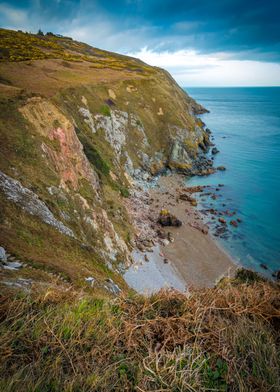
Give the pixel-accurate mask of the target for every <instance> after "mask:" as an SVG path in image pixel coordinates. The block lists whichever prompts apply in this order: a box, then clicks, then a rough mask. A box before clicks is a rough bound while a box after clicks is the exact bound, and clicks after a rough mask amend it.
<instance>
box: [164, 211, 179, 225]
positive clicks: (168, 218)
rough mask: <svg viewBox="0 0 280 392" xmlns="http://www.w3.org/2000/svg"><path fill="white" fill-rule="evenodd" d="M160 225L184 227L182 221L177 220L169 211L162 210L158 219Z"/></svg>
mask: <svg viewBox="0 0 280 392" xmlns="http://www.w3.org/2000/svg"><path fill="white" fill-rule="evenodd" d="M158 223H159V224H160V225H161V226H174V227H180V226H182V222H181V221H180V219H178V218H176V216H175V215H172V214H170V212H169V211H168V210H161V212H160V214H159V218H158Z"/></svg>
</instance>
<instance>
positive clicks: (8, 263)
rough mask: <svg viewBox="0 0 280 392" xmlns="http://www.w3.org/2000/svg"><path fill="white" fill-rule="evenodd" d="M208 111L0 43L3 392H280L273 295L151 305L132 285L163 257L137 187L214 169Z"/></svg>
mask: <svg viewBox="0 0 280 392" xmlns="http://www.w3.org/2000/svg"><path fill="white" fill-rule="evenodd" d="M204 111H205V109H204V108H202V107H201V106H200V105H199V104H197V103H196V102H195V101H194V100H193V99H192V98H190V97H189V96H188V95H187V94H186V93H185V92H184V91H183V90H182V89H181V88H180V87H179V86H178V85H177V84H176V82H175V81H174V80H173V79H172V77H171V76H170V75H169V74H168V73H167V72H166V71H164V70H162V69H159V68H156V67H150V66H148V65H147V64H144V63H143V62H141V61H140V60H138V59H134V58H130V57H126V56H121V55H118V54H115V53H110V52H106V51H103V50H100V49H97V48H92V47H90V46H88V45H86V44H83V43H80V42H76V41H73V40H71V39H70V38H67V37H57V36H55V35H52V34H50V35H47V36H37V35H32V34H26V33H22V32H15V31H10V30H4V29H0V290H1V292H0V374H1V377H0V390H1V391H5V392H6V391H10V392H12V391H13V392H14V391H30V392H31V391H32V392H37V391H40V392H41V391H46V392H47V391H49V392H51V391H52V392H62V391H68V392H74V391H97V392H100V391H104V392H105V391H106V392H108V391H182V392H184V391H192V392H193V391H209V390H211V391H234V392H235V391H268V390H269V391H275V392H276V391H279V389H280V374H279V358H280V356H279V341H280V338H279V320H280V304H279V283H277V282H268V281H266V280H265V279H263V278H261V277H260V276H258V275H257V274H255V273H253V272H250V271H245V270H239V271H237V273H236V276H235V278H232V279H229V278H224V279H222V280H221V281H219V282H218V283H217V284H216V285H215V287H212V288H208V289H206V288H204V289H196V290H193V289H191V288H189V292H188V294H183V293H179V292H176V291H175V290H170V291H161V292H159V293H157V294H155V295H152V296H141V295H137V294H136V293H135V292H134V291H133V290H131V289H130V288H129V287H128V286H127V284H126V282H125V281H124V280H123V277H122V276H123V275H122V273H123V271H124V270H125V268H126V267H127V266H129V265H130V263H131V251H132V250H133V249H135V247H136V245H137V246H138V248H139V246H140V245H141V247H143V246H144V245H143V244H144V243H151V242H153V233H154V231H155V230H154V231H153V230H152V225H154V220H155V219H156V218H155V217H152V216H151V214H150V210H149V208H146V207H147V205H146V204H147V201H148V202H149V203H150V201H151V200H150V199H148V200H147V198H146V194H145V192H144V191H143V187H144V186H145V185H146V184H147V183H148V182H149V181H152V180H153V178H154V176H155V175H156V174H157V173H161V172H162V171H164V170H166V169H167V168H168V169H171V170H174V171H179V172H183V173H185V174H188V175H192V174H208V173H211V172H213V170H214V169H213V167H212V161H211V160H210V161H209V160H208V159H207V158H206V155H205V152H206V151H207V149H208V146H209V145H210V142H209V130H208V131H207V130H205V129H204V124H203V122H202V121H201V120H200V119H199V117H197V115H198V114H201V113H203V112H204ZM174 188H175V185H174ZM196 188H199V187H196ZM177 191H178V190H176V192H177ZM179 191H180V190H179ZM179 191H178V192H177V193H176V192H174V191H173V189H171V190H170V192H165V194H164V195H165V196H166V198H171V199H172V197H173V199H174V198H176V197H178V198H180V196H181V199H182V200H184V201H187V202H188V203H190V204H191V205H195V204H196V203H195V199H193V198H192V197H191V196H190V195H189V194H187V193H184V194H180V192H179ZM192 191H195V189H192ZM171 193H173V194H171ZM171 196H172V197H171ZM145 198H146V199H145ZM143 200H146V204H145V203H143V202H142V201H143ZM174 206H175V204H174ZM145 208H146V209H145ZM182 208H183V211H184V214H185V215H186V207H185V206H182ZM142 209H145V211H144V213H142V212H143V211H142ZM187 211H188V213H190V211H189V210H187ZM157 213H158V212H157ZM194 214H195V213H194ZM143 216H144V218H145V219H143ZM151 218H152V221H153V222H152V224H151V221H150V219H151ZM160 219H161V220H162V221H163V222H165V221H166V220H169V221H170V220H173V221H174V222H175V226H179V225H181V224H182V222H181V221H180V220H178V219H177V218H176V217H174V216H173V215H171V214H170V212H168V211H166V210H162V211H161V215H160ZM143 221H144V222H143ZM147 222H148V223H149V226H147V224H146V223H147ZM194 223H195V224H194ZM192 225H193V226H194V227H195V229H194V230H197V229H199V230H200V231H202V232H204V234H201V233H200V234H201V235H202V236H203V235H205V233H207V230H206V228H205V227H202V228H201V226H200V225H199V224H197V222H196V221H195V222H193V223H192ZM164 234H165V232H164V231H162V230H161V231H160V233H159V235H160V236H161V237H162V238H161V240H162V241H169V240H170V242H171V240H172V238H170V237H172V233H168V235H167V237H168V240H167V238H166V237H164ZM139 238H140V239H141V241H142V242H141V243H140V244H138V243H137V241H138V240H139ZM198 243H199V246H200V239H199V240H197V242H196V244H198ZM201 243H202V242H201ZM174 244H175V245H176V242H174ZM174 244H173V245H174ZM203 244H204V246H205V244H206V242H205V241H204V242H203ZM192 247H193V248H195V247H194V246H193V244H192ZM139 249H140V248H139ZM184 249H185V248H184ZM195 250H196V249H195ZM205 253H206V251H205V250H203V252H202V254H203V255H204V254H205ZM215 254H217V253H215ZM207 257H208V258H209V255H207ZM207 257H206V256H205V258H206V259H207ZM146 261H147V260H146ZM216 261H217V260H213V263H215V262H216ZM212 272H213V271H212Z"/></svg>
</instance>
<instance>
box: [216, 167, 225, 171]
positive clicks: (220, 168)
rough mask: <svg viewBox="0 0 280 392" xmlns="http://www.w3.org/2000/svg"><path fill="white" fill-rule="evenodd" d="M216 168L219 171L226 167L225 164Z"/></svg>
mask: <svg viewBox="0 0 280 392" xmlns="http://www.w3.org/2000/svg"><path fill="white" fill-rule="evenodd" d="M217 170H219V171H225V170H226V168H225V166H218V167H217Z"/></svg>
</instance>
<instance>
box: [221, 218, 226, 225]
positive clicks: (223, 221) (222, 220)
mask: <svg viewBox="0 0 280 392" xmlns="http://www.w3.org/2000/svg"><path fill="white" fill-rule="evenodd" d="M219 222H220V223H222V224H223V225H226V224H227V222H226V220H225V219H224V218H219Z"/></svg>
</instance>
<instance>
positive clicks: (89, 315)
mask: <svg viewBox="0 0 280 392" xmlns="http://www.w3.org/2000/svg"><path fill="white" fill-rule="evenodd" d="M0 314H1V329H0V331H1V341H0V352H1V358H0V372H1V376H2V381H1V383H0V386H1V387H2V390H5V391H22V390H24V391H210V390H211V391H275V392H276V391H278V390H279V388H280V374H279V320H280V301H279V287H278V286H276V285H271V284H270V283H267V282H256V283H252V284H245V283H244V284H240V283H239V284H236V285H235V284H232V283H230V284H227V285H226V286H225V287H223V288H218V287H217V288H214V289H205V290H199V291H194V292H193V293H191V295H190V296H189V297H186V296H185V295H182V294H180V293H176V292H173V291H162V292H160V293H158V294H157V295H154V296H152V297H149V298H144V297H140V296H136V297H135V296H131V297H123V298H117V299H114V300H105V299H102V298H101V297H100V298H97V297H95V298H92V297H88V296H85V295H84V294H82V293H81V292H76V291H75V290H74V289H71V290H70V291H68V292H67V293H65V292H63V291H62V290H60V289H59V288H56V289H53V290H52V291H48V292H45V293H37V294H36V295H31V296H25V297H21V296H20V297H16V298H10V297H8V296H7V297H3V298H2V302H1V309H0Z"/></svg>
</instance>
